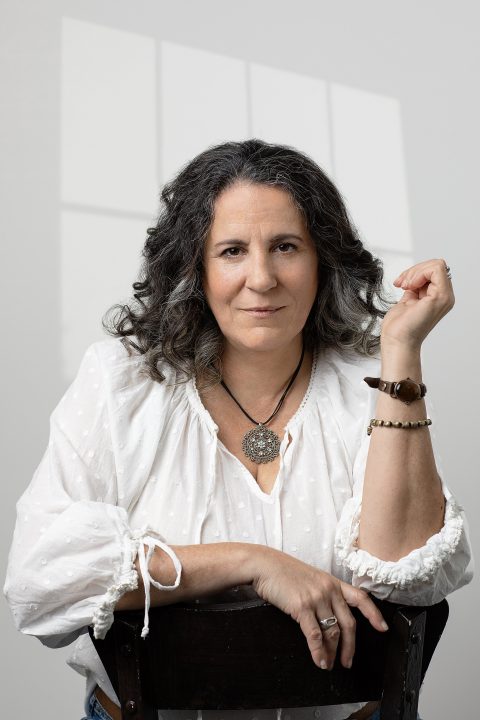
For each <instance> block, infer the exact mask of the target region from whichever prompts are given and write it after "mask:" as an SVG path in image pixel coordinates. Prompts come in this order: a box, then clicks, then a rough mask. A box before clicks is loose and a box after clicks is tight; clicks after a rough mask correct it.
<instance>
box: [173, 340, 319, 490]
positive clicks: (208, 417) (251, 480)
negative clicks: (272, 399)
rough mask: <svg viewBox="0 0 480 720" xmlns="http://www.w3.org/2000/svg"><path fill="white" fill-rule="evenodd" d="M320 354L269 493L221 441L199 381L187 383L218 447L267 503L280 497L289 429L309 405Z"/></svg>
mask: <svg viewBox="0 0 480 720" xmlns="http://www.w3.org/2000/svg"><path fill="white" fill-rule="evenodd" d="M318 355H319V351H318V350H317V349H314V351H313V357H312V367H311V370H310V380H309V382H308V386H307V389H306V391H305V394H304V396H303V398H302V401H301V402H300V405H299V406H298V408H297V410H296V411H295V412H294V414H293V415H292V417H291V418H290V420H289V421H288V422H287V423H286V424H285V432H284V435H283V438H282V440H281V443H280V466H279V469H278V473H277V476H276V478H275V482H274V484H273V487H272V490H271V492H269V493H266V492H264V491H263V490H262V489H261V487H260V485H259V484H258V482H257V481H256V479H255V478H254V476H253V475H252V473H251V472H250V470H249V469H248V468H247V467H246V466H245V465H244V464H243V463H242V461H241V460H240V459H239V458H237V456H236V455H234V454H233V453H232V452H230V450H229V449H228V448H227V447H226V446H225V445H224V444H223V443H222V442H221V440H220V439H219V438H218V425H217V424H216V422H215V421H214V419H213V418H212V416H211V415H210V413H209V411H208V410H207V408H206V407H205V405H204V404H203V402H202V400H201V398H200V394H199V392H198V388H197V383H196V380H195V377H191V378H190V379H189V380H188V381H187V383H186V388H187V395H188V398H189V400H190V403H191V405H192V407H193V408H194V410H195V411H196V412H197V414H198V415H199V416H200V417H201V418H202V419H203V420H204V421H205V423H206V425H207V427H208V429H209V431H210V433H211V437H212V439H213V437H215V438H216V444H217V446H218V447H220V448H221V449H222V451H223V452H225V453H226V454H227V455H229V456H230V457H231V458H232V461H233V462H235V463H236V464H237V465H238V466H240V467H239V471H240V472H242V474H243V476H244V477H245V479H246V481H247V482H248V484H249V485H250V487H251V488H252V490H253V491H254V492H255V493H256V494H257V495H258V497H259V498H260V499H261V500H263V501H264V502H267V503H273V502H275V499H276V498H277V497H278V494H279V492H280V490H281V486H282V484H283V474H284V460H283V458H284V454H285V450H286V448H287V447H290V446H291V445H292V443H293V442H294V437H295V436H294V435H293V436H292V442H291V443H290V445H289V444H288V435H289V430H290V429H291V428H292V426H293V425H296V424H298V423H300V422H301V421H302V419H303V416H304V413H305V408H306V407H307V405H308V402H309V399H310V397H311V395H312V389H313V387H314V384H315V381H316V378H317V373H318V366H319V362H318Z"/></svg>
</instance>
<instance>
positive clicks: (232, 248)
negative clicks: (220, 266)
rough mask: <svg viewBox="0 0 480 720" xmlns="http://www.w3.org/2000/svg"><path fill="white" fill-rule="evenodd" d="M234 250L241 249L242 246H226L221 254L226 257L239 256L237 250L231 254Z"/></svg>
mask: <svg viewBox="0 0 480 720" xmlns="http://www.w3.org/2000/svg"><path fill="white" fill-rule="evenodd" d="M232 250H233V251H235V250H241V248H240V247H238V246H234V247H229V248H225V250H223V252H221V253H220V255H221V256H222V255H223V256H224V257H227V258H235V257H238V254H237V253H236V252H234V254H232V255H231V254H230V253H231V251H232Z"/></svg>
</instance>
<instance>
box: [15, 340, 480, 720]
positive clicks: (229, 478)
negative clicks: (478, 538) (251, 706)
mask: <svg viewBox="0 0 480 720" xmlns="http://www.w3.org/2000/svg"><path fill="white" fill-rule="evenodd" d="M380 362H381V361H380V356H379V355H377V356H376V357H374V358H365V357H362V356H360V355H357V354H354V353H352V354H350V353H341V354H340V353H339V352H338V351H336V350H332V349H329V350H322V351H318V352H316V353H315V354H314V360H313V365H312V371H311V377H310V382H309V386H308V389H307V392H306V394H305V396H304V398H303V401H302V403H301V405H300V407H299V408H298V410H297V412H296V413H295V414H294V415H293V417H292V418H291V419H290V420H289V422H288V423H287V425H286V427H285V435H284V437H283V440H282V443H281V446H280V468H279V473H278V476H277V479H276V482H275V485H274V487H273V490H272V492H271V493H270V494H268V493H265V492H263V491H262V490H261V489H260V487H259V485H258V484H257V482H256V481H255V479H254V477H253V476H252V475H251V473H250V472H249V471H248V470H247V469H246V467H245V466H244V465H243V463H241V462H240V460H239V459H238V458H236V457H235V456H234V455H233V454H232V453H230V452H229V451H228V450H227V448H226V447H225V446H224V445H223V444H222V443H221V441H220V440H219V439H218V435H217V431H218V426H217V425H216V424H215V422H214V421H213V419H212V417H211V415H210V414H209V413H208V411H207V410H206V408H205V407H204V406H203V404H202V402H201V399H200V396H199V394H198V392H197V389H196V385H195V382H194V380H190V381H188V382H187V383H186V384H179V385H177V386H176V387H175V386H173V385H172V384H171V381H172V380H174V379H175V373H174V371H173V370H172V369H171V368H170V367H169V366H167V365H166V364H164V365H163V366H162V371H163V372H164V373H165V374H166V375H167V381H166V382H163V383H158V382H155V381H153V380H152V379H151V378H149V377H147V376H146V375H144V374H142V373H140V372H139V370H140V367H141V364H142V359H141V358H140V356H138V355H132V356H129V355H128V353H127V351H126V349H125V348H124V346H123V345H122V343H121V342H120V340H119V339H117V338H107V339H103V340H100V341H97V342H94V343H92V344H91V345H90V346H89V347H88V348H87V350H86V351H85V353H84V356H83V358H82V361H81V364H80V367H79V370H78V373H77V375H76V377H75V379H74V380H73V382H72V383H71V385H70V386H69V387H68V388H67V390H66V392H65V394H64V395H63V397H62V398H61V400H60V401H59V403H58V404H57V406H56V407H55V408H54V410H53V412H52V413H51V415H50V436H49V442H48V447H47V448H46V450H45V453H44V455H43V457H42V459H41V461H40V463H39V465H38V467H37V469H36V471H35V473H34V475H33V478H32V480H31V482H30V484H29V486H28V487H27V489H26V490H25V491H24V492H23V494H22V495H21V497H20V499H19V500H18V502H17V519H16V525H15V530H14V535H13V542H12V546H11V549H10V555H9V560H8V568H7V575H6V581H5V585H4V593H5V595H6V597H7V600H8V602H9V604H10V607H11V611H12V613H13V618H14V622H15V626H16V627H17V629H18V630H20V631H21V632H22V633H25V634H28V635H35V636H37V637H38V638H39V639H40V640H41V642H42V643H44V644H45V645H47V646H49V647H60V646H64V645H68V644H70V643H72V642H73V641H75V642H74V644H73V646H72V652H71V654H70V656H69V659H68V660H67V662H68V664H69V665H70V666H71V667H72V668H74V669H75V670H76V671H78V672H79V673H81V674H82V675H83V676H85V677H86V696H85V708H84V709H85V713H86V714H87V702H88V698H89V696H90V694H91V692H92V691H93V689H94V687H95V685H96V684H97V683H98V685H99V686H100V687H101V688H102V689H103V690H104V692H105V693H106V694H107V695H108V696H109V697H110V698H111V699H112V700H113V701H114V702H115V703H117V704H120V703H119V700H118V698H117V696H116V693H115V691H114V689H113V687H112V685H111V683H110V681H109V680H108V677H107V676H106V673H105V670H104V668H103V665H102V664H101V662H100V660H99V657H98V655H97V653H96V651H95V648H94V646H93V644H92V642H91V640H90V637H89V634H88V632H87V626H89V625H91V626H93V628H94V632H95V636H96V637H99V638H103V637H105V634H106V633H107V631H108V629H109V627H110V626H111V624H112V621H113V610H114V607H115V604H116V602H117V601H118V600H119V598H120V597H121V596H122V595H123V594H124V593H125V592H126V591H128V590H133V589H135V588H136V587H138V575H137V572H136V569H135V565H134V561H135V558H136V556H137V552H138V553H139V558H140V564H141V568H140V569H141V573H142V577H143V580H144V584H145V594H146V597H145V626H144V628H143V635H146V634H147V633H148V608H149V597H150V582H151V583H153V584H154V585H156V586H157V587H165V586H161V585H160V584H159V583H156V582H155V581H154V580H153V579H152V578H150V575H149V573H148V560H149V557H148V556H147V557H145V555H144V544H145V545H147V546H150V552H151V550H153V546H154V545H159V546H160V547H162V548H163V549H164V550H165V551H166V552H168V553H169V555H170V557H171V558H172V561H173V562H174V565H175V568H176V570H177V577H176V581H175V583H174V585H173V586H167V587H176V586H177V585H178V583H179V582H180V578H181V564H180V561H179V560H178V558H177V556H176V555H175V553H174V552H173V550H172V549H171V548H170V547H169V545H188V544H198V543H215V542H224V541H236V542H245V543H247V542H251V543H261V544H263V545H269V546H271V547H274V548H277V549H279V550H282V551H283V552H285V553H288V554H290V555H293V556H294V557H298V558H300V559H301V560H303V561H304V562H307V563H310V564H311V565H314V566H315V567H318V568H320V569H322V570H324V571H327V572H329V573H331V574H333V575H335V576H336V577H338V578H340V579H341V580H343V581H345V582H348V583H350V584H352V585H354V586H356V587H361V588H364V589H365V590H366V591H368V592H371V593H372V594H373V595H375V596H376V597H378V598H388V599H389V600H391V601H393V602H402V603H405V604H409V605H413V604H422V605H430V604H434V603H437V602H440V600H442V599H443V598H445V597H446V596H447V595H448V594H449V593H451V592H453V591H454V590H457V589H458V588H460V587H462V586H463V585H465V584H466V583H468V582H470V580H471V579H472V576H473V557H472V550H471V545H470V539H469V537H470V536H469V530H468V524H467V520H466V517H465V514H464V510H463V507H462V506H461V505H460V504H459V503H458V501H457V500H456V499H455V497H454V496H453V495H452V493H451V492H450V490H449V489H448V488H447V486H446V485H445V482H444V479H443V476H442V471H441V468H440V467H439V462H438V457H436V461H437V468H438V470H439V473H440V475H441V477H442V484H443V491H444V495H445V499H446V510H445V520H444V526H443V527H442V529H441V530H440V532H438V533H437V534H435V535H432V536H431V537H430V538H429V539H428V540H427V542H426V544H425V545H424V546H423V547H420V548H417V549H415V550H413V551H412V552H410V553H409V554H408V555H406V556H405V557H403V558H401V559H400V560H398V561H396V562H392V561H385V560H381V559H379V558H377V557H375V556H373V555H371V554H370V553H368V552H366V551H365V550H361V549H358V548H357V547H356V546H355V539H356V537H357V535H358V528H359V517H360V510H361V500H362V486H363V477H364V471H365V463H366V458H367V453H368V447H369V441H370V436H368V435H367V432H366V428H367V425H368V423H369V420H370V418H372V417H375V406H376V401H377V395H378V392H377V391H374V390H372V389H371V388H369V387H368V386H367V384H366V383H365V382H363V378H364V377H365V376H366V375H370V376H379V375H380ZM427 397H428V396H427ZM427 397H426V398H425V400H426V403H427V409H428V414H429V417H432V414H431V407H430V403H429V402H428V400H427ZM432 427H433V425H432V426H431V428H430V432H431V434H432V443H433V444H434V445H435V434H434V431H433V430H432ZM288 433H290V435H291V438H292V440H291V442H290V444H289V445H288ZM287 445H288V447H287ZM167 543H168V545H167ZM305 642H306V640H305ZM312 662H313V660H312ZM365 702H366V701H365ZM365 702H360V703H350V704H348V705H332V706H326V707H314V708H288V709H287V708H284V709H283V710H284V719H285V720H289V718H294V719H296V718H312V717H315V718H320V719H322V720H341V719H343V718H346V717H347V716H348V715H349V714H350V713H351V712H353V711H355V710H357V709H359V708H360V707H362V706H363V705H364V704H365ZM193 714H194V713H192V712H191V711H187V710H175V711H174V710H162V712H161V714H160V715H159V717H160V716H161V717H162V718H164V720H170V719H175V720H177V719H183V720H187V718H189V717H191V716H192V715H193ZM201 715H202V713H201V712H200V711H198V716H199V717H200V716H201ZM279 715H281V709H275V708H274V709H272V710H265V709H259V710H255V711H253V710H249V711H238V712H237V711H230V712H225V711H213V710H212V711H203V716H204V718H205V720H214V719H218V720H220V718H223V717H228V719H229V720H252V718H258V720H267V719H268V720H269V719H270V718H273V719H274V720H275V718H277V717H278V716H279Z"/></svg>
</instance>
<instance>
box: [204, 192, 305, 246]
mask: <svg viewBox="0 0 480 720" xmlns="http://www.w3.org/2000/svg"><path fill="white" fill-rule="evenodd" d="M257 226H258V227H259V228H260V229H262V228H264V229H265V230H267V229H268V230H273V229H275V231H278V232H280V231H283V230H285V231H286V230H291V231H293V230H301V229H302V228H303V227H304V223H303V216H302V214H301V213H300V211H299V210H298V208H297V207H296V206H295V203H294V202H293V200H292V198H291V196H290V194H289V193H288V192H287V191H285V190H283V189H282V188H279V187H272V186H268V185H258V184H257V185H255V184H248V185H247V184H236V185H234V186H232V187H229V188H227V189H226V190H224V191H223V192H222V193H221V194H220V195H219V196H218V197H217V198H216V200H215V207H214V218H213V222H212V226H211V228H210V233H209V234H210V235H211V236H212V237H214V238H216V237H217V235H218V234H223V233H224V232H226V231H232V230H234V229H237V230H238V231H241V230H242V228H243V229H245V230H247V229H252V227H257Z"/></svg>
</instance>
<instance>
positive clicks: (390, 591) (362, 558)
mask: <svg viewBox="0 0 480 720" xmlns="http://www.w3.org/2000/svg"><path fill="white" fill-rule="evenodd" d="M370 393H371V394H370V396H369V397H370V399H369V401H367V407H368V411H367V416H368V417H367V416H366V417H365V418H364V424H363V428H362V430H363V433H364V437H363V438H362V440H361V442H360V446H359V449H358V451H357V453H356V455H355V458H354V463H353V478H352V482H353V494H352V497H350V498H349V499H348V500H347V501H346V503H345V505H344V507H343V510H342V513H341V516H340V519H339V522H338V524H337V530H336V535H335V545H334V553H335V559H336V562H337V563H338V564H339V565H343V566H344V567H345V568H347V569H348V570H349V571H351V573H352V580H351V584H352V585H353V586H354V587H360V588H363V589H364V590H366V591H367V592H369V593H371V594H372V595H374V596H376V597H378V598H381V599H386V600H389V601H390V602H395V603H403V604H405V605H425V606H426V605H434V604H436V603H438V602H440V601H441V600H443V599H444V598H445V597H446V596H447V595H448V594H449V593H452V592H453V591H454V590H458V589H459V588H461V587H462V586H463V585H466V584H467V583H469V582H470V581H471V579H472V577H473V572H474V559H473V555H472V547H471V542H470V532H469V527H468V522H467V518H466V516H465V511H464V508H463V507H462V506H461V504H460V503H459V502H458V500H457V499H456V498H455V496H454V495H453V494H452V492H451V491H450V490H449V488H448V487H447V485H446V483H445V480H444V472H443V467H442V462H441V458H440V455H439V453H438V451H437V450H436V445H437V441H436V438H435V430H434V425H435V417H434V413H432V409H433V404H432V403H430V402H429V400H428V397H427V396H425V404H426V408H427V417H430V418H431V419H432V425H430V426H429V432H430V433H431V436H432V446H433V449H434V455H435V462H436V466H437V470H438V473H439V475H440V479H441V482H442V487H443V493H444V497H445V514H444V522H443V527H442V528H441V529H440V531H439V532H438V533H436V534H434V535H432V536H431V537H429V538H428V540H427V541H426V543H425V545H423V546H422V547H419V548H416V549H414V550H412V551H411V552H410V553H409V554H408V555H405V556H404V557H402V558H400V559H399V560H397V561H387V560H381V559H380V558H378V557H375V556H374V555H372V554H371V553H369V552H367V551H366V550H363V549H360V548H358V547H357V546H356V541H357V540H358V536H359V528H360V522H361V509H362V492H363V479H364V476H365V468H366V462H367V454H368V449H369V444H370V438H371V436H369V435H367V433H366V428H367V425H368V423H369V420H370V418H373V417H375V406H376V399H377V398H376V396H375V395H376V393H374V392H373V391H372V390H370ZM405 432H415V431H414V430H412V431H405Z"/></svg>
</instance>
